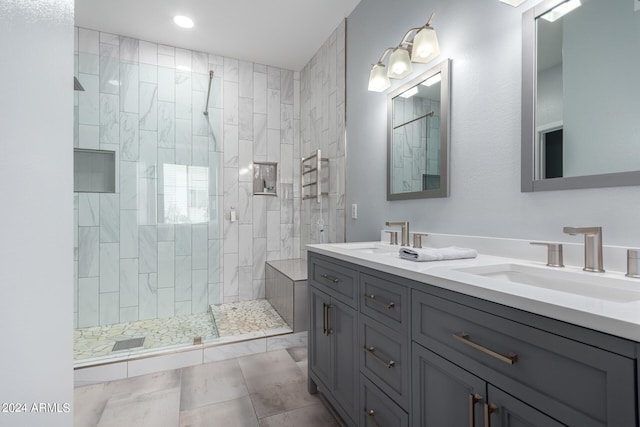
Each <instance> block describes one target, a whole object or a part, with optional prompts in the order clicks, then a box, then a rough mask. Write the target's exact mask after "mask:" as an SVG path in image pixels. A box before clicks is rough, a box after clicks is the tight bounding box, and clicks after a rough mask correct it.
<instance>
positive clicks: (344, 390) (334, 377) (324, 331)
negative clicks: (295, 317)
mask: <svg viewBox="0 0 640 427" xmlns="http://www.w3.org/2000/svg"><path fill="white" fill-rule="evenodd" d="M309 273H310V274H309V278H310V280H309V309H310V310H309V312H310V315H309V316H310V317H309V337H308V340H309V392H310V393H315V392H316V391H317V388H320V390H321V391H322V392H323V394H324V396H325V397H326V398H327V399H328V400H329V402H330V403H331V404H332V405H333V407H334V408H335V409H336V410H337V411H338V413H339V414H340V416H341V417H342V418H343V419H344V421H345V422H346V423H347V424H349V425H355V422H354V421H353V419H354V418H355V413H356V408H357V406H358V394H357V393H358V355H359V353H356V340H357V325H358V323H357V320H358V318H357V311H356V310H355V309H354V308H353V307H352V306H350V305H349V304H346V303H344V302H343V300H346V301H348V302H351V303H352V302H353V301H357V300H355V298H349V294H350V293H351V290H350V289H349V287H350V286H352V285H353V284H354V283H357V282H356V278H357V272H354V271H350V270H348V269H345V268H343V267H342V266H340V265H338V264H333V263H329V262H322V261H321V262H320V263H316V264H310V265H309ZM345 294H347V295H345Z"/></svg>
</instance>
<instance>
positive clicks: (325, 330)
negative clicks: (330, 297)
mask: <svg viewBox="0 0 640 427" xmlns="http://www.w3.org/2000/svg"><path fill="white" fill-rule="evenodd" d="M330 308H331V305H329V304H326V303H322V335H325V336H329V335H331V332H332V330H331V329H330V328H329V309H330Z"/></svg>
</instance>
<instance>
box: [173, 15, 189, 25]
mask: <svg viewBox="0 0 640 427" xmlns="http://www.w3.org/2000/svg"><path fill="white" fill-rule="evenodd" d="M173 22H175V23H176V25H177V26H178V27H182V28H193V19H191V18H189V17H188V16H182V15H176V16H174V17H173Z"/></svg>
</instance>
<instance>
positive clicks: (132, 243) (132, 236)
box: [120, 162, 138, 258]
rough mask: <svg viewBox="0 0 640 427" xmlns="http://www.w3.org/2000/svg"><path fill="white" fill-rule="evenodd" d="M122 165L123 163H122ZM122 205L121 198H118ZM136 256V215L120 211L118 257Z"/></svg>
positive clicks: (132, 212) (134, 212)
mask: <svg viewBox="0 0 640 427" xmlns="http://www.w3.org/2000/svg"><path fill="white" fill-rule="evenodd" d="M123 163H124V162H123ZM120 203H122V197H121V198H120ZM137 256H138V215H137V212H136V211H134V210H121V211H120V257H121V258H136V257H137Z"/></svg>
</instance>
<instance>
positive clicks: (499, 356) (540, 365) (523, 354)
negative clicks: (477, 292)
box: [412, 290, 636, 427]
mask: <svg viewBox="0 0 640 427" xmlns="http://www.w3.org/2000/svg"><path fill="white" fill-rule="evenodd" d="M412 295H413V298H412V302H413V307H412V314H413V340H414V341H415V342H417V343H419V344H420V345H423V346H425V347H427V348H429V349H430V350H432V351H433V352H435V353H437V354H439V355H440V356H442V357H444V358H445V359H447V360H448V361H449V362H451V363H454V364H456V365H458V366H461V367H463V368H464V369H465V370H467V371H469V372H470V373H472V374H473V375H475V376H477V377H479V378H481V379H482V380H484V381H486V382H487V383H488V384H491V385H492V386H495V387H497V388H499V389H501V390H503V391H505V392H506V393H509V394H511V395H512V396H514V397H515V398H517V399H518V400H519V401H522V402H524V403H526V405H525V406H523V407H522V409H519V407H516V406H515V405H513V404H512V408H511V411H513V412H514V413H515V412H518V411H520V412H522V411H524V410H525V409H527V408H530V409H532V410H533V409H534V408H535V409H537V410H538V412H540V413H542V414H546V416H549V417H551V418H552V419H556V420H558V421H559V422H562V423H564V424H566V425H577V426H584V427H587V426H594V427H595V426H606V425H609V426H634V425H635V423H636V407H635V402H633V399H629V396H634V395H635V379H634V378H633V373H634V372H635V367H634V364H635V360H633V359H632V358H629V357H624V356H621V355H618V354H615V353H612V352H609V351H607V350H603V349H602V348H598V347H597V346H594V345H589V344H585V343H582V342H579V341H575V340H573V339H568V338H566V337H562V336H559V335H556V334H555V333H553V332H550V331H545V330H540V329H538V328H534V327H531V326H529V325H525V324H522V323H519V322H515V321H513V320H510V319H507V318H504V317H501V316H497V315H494V314H492V313H488V312H485V311H482V310H478V309H475V308H473V307H469V306H466V305H464V304H459V303H457V302H454V301H450V300H448V299H444V298H439V297H437V296H434V295H431V294H427V293H424V292H419V291H415V290H414V291H413V294H412ZM575 329H576V334H575V335H576V336H578V335H579V333H580V332H579V330H578V329H579V328H577V327H576V328H575ZM594 344H598V343H594ZM414 392H415V390H414ZM508 398H509V397H508V395H507V396H506V397H505V396H503V397H502V399H503V400H505V401H508ZM490 399H491V396H490V395H489V403H490V404H493V402H491V400H490ZM508 402H510V401H508ZM504 412H505V411H504V410H503V411H502V414H501V415H495V416H492V418H497V419H498V418H503V417H504ZM532 413H535V412H532ZM541 416H542V415H541ZM509 419H513V420H514V421H513V422H516V424H515V425H520V424H518V423H517V421H515V420H517V417H516V418H514V417H513V416H510V417H507V418H505V419H504V420H505V421H504V422H507V420H509ZM427 424H428V423H427ZM507 425H512V424H507ZM523 425H526V424H523ZM533 425H538V424H535V423H534V424H533ZM542 425H547V424H542ZM551 425H553V424H551Z"/></svg>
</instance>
